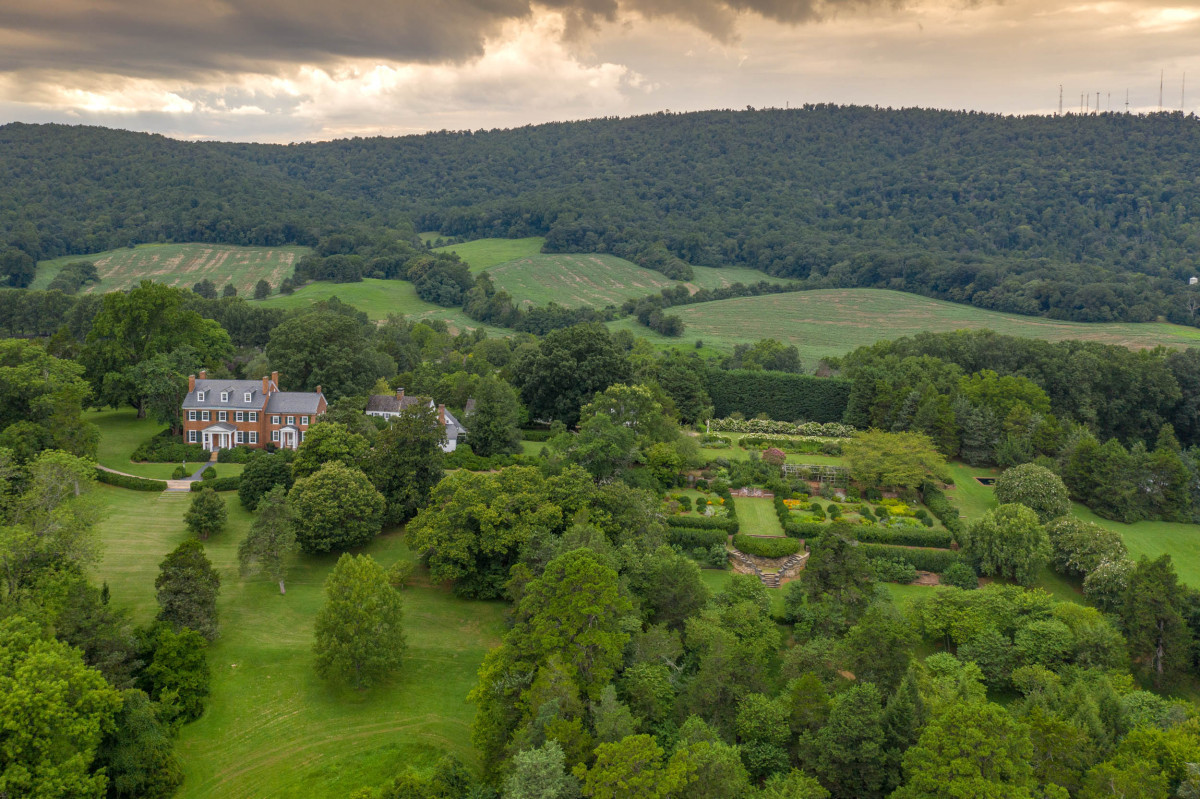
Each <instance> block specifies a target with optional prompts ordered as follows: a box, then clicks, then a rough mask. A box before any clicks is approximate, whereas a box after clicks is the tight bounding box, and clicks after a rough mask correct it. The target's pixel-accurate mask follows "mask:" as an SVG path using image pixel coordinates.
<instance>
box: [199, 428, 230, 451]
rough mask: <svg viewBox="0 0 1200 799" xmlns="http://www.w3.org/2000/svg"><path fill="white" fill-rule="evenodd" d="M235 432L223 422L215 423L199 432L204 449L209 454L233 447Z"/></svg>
mask: <svg viewBox="0 0 1200 799" xmlns="http://www.w3.org/2000/svg"><path fill="white" fill-rule="evenodd" d="M236 432H237V428H236V427H234V426H233V425H231V424H226V423H224V422H217V423H216V424H214V425H210V426H208V427H206V428H204V429H203V430H201V431H200V433H201V436H202V443H203V445H204V448H205V449H206V450H208V451H209V452H216V451H217V450H219V449H229V448H230V447H232V446H234V433H236Z"/></svg>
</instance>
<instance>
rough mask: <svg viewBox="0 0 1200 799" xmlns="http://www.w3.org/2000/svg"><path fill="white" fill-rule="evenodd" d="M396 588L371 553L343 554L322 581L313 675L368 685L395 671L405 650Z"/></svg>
mask: <svg viewBox="0 0 1200 799" xmlns="http://www.w3.org/2000/svg"><path fill="white" fill-rule="evenodd" d="M402 621H403V608H402V603H401V600H400V592H399V591H397V590H396V589H395V588H392V586H391V584H390V583H389V582H388V579H387V573H386V572H385V571H384V570H383V569H382V568H380V566H379V564H378V563H376V562H375V560H374V558H372V557H371V556H370V555H349V554H345V555H342V557H341V558H340V559H338V562H337V565H336V566H334V568H333V571H332V572H331V573H330V575H329V577H328V578H327V579H326V580H325V604H324V606H322V608H321V610H320V611H319V612H318V613H317V621H316V638H315V641H314V644H313V651H314V653H315V654H316V670H317V675H318V676H320V677H322V678H324V679H331V680H346V681H348V682H349V683H350V684H351V685H353V686H354V687H355V688H359V689H362V688H368V687H370V686H371V685H373V684H374V683H376V682H378V681H379V680H381V679H383V678H384V677H386V676H387V675H388V674H390V673H392V672H394V671H395V670H396V669H397V668H398V667H399V666H400V660H401V656H402V655H403V654H404V647H405V641H404V630H403V627H402Z"/></svg>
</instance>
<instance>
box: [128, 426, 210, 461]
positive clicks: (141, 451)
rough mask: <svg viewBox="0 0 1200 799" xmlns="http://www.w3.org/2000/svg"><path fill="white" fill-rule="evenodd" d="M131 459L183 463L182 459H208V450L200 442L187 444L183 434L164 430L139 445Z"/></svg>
mask: <svg viewBox="0 0 1200 799" xmlns="http://www.w3.org/2000/svg"><path fill="white" fill-rule="evenodd" d="M129 460H131V461H134V462H137V461H145V462H146V463H181V462H182V461H206V460H208V451H207V450H206V449H204V447H202V446H200V445H199V444H187V443H185V442H184V440H183V437H182V436H173V435H171V434H170V433H169V432H168V431H166V430H164V431H162V432H161V433H158V434H157V435H154V436H152V437H150V438H148V439H147V440H145V441H143V442H142V443H141V444H139V445H138V448H137V449H135V450H134V451H133V454H132V455H130V456H129Z"/></svg>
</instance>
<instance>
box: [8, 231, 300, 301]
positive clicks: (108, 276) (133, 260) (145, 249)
mask: <svg viewBox="0 0 1200 799" xmlns="http://www.w3.org/2000/svg"><path fill="white" fill-rule="evenodd" d="M309 252H310V250H309V249H308V248H307V247H234V246H231V245H228V244H142V245H139V246H137V247H133V248H128V247H127V248H124V249H120V250H110V251H109V252H101V253H95V254H94V255H68V256H65V257H63V258H55V259H54V260H52V261H42V262H40V263H39V264H38V269H37V275H36V276H35V277H34V279H33V285H32V286H31V288H35V289H44V288H46V286H48V285H50V281H51V280H53V279H54V276H55V275H57V274H58V272H59V270H61V269H62V268H63V267H64V266H66V265H67V264H70V263H75V262H77V261H91V262H92V263H94V264H95V265H96V271H97V272H98V273H99V274H100V283H99V284H93V285H90V286H86V287H84V289H83V292H84V293H103V292H106V291H120V290H122V289H127V288H130V287H132V286H136V285H137V284H138V283H139V282H141V281H143V280H153V281H155V282H157V283H166V284H167V285H169V286H179V287H180V288H191V287H192V286H193V285H195V284H196V283H199V282H200V281H201V280H204V279H205V278H207V279H208V280H211V281H212V282H213V283H215V284H216V286H217V290H218V291H219V290H220V289H221V288H222V287H224V286H225V284H226V283H232V284H233V285H234V287H235V288H236V289H237V290H238V294H239V295H241V296H252V295H253V292H254V285H255V284H256V283H258V281H259V280H266V281H267V282H268V283H270V284H271V288H272V290H278V288H279V284H280V282H282V281H283V279H284V278H286V277H290V276H291V274H292V270H293V268H294V267H295V266H296V262H297V261H298V260H300V258H301V257H303V256H304V255H307V254H308V253H309Z"/></svg>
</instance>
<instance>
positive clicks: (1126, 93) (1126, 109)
mask: <svg viewBox="0 0 1200 799" xmlns="http://www.w3.org/2000/svg"><path fill="white" fill-rule="evenodd" d="M1125 113H1126V114H1128V113H1129V89H1126V90H1125Z"/></svg>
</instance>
